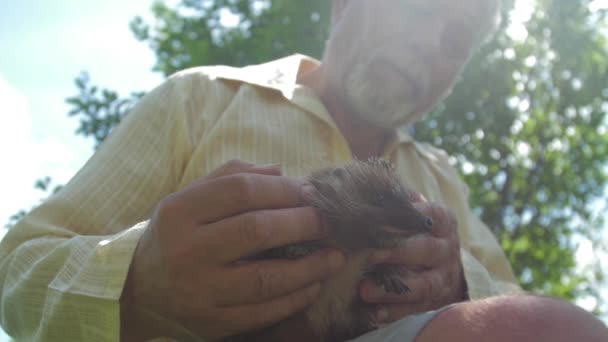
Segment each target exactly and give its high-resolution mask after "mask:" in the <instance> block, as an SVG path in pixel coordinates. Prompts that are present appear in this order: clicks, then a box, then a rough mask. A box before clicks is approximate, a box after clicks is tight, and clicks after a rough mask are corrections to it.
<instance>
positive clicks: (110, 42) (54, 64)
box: [0, 0, 162, 341]
mask: <svg viewBox="0 0 608 342" xmlns="http://www.w3.org/2000/svg"><path fill="white" fill-rule="evenodd" d="M151 4H152V1H150V0H127V1H125V0H103V1H82V0H58V1H48V0H20V1H8V0H0V51H1V53H0V104H1V107H0V108H1V109H0V160H1V164H2V165H3V166H2V167H1V168H0V189H2V196H0V227H3V226H4V224H5V223H6V222H7V221H8V218H9V217H10V216H11V215H12V214H14V213H15V212H16V211H18V210H19V209H22V208H29V207H30V206H32V205H34V204H35V203H37V202H38V200H39V198H40V196H41V195H42V194H41V193H39V192H38V191H36V190H34V189H33V184H34V181H35V180H36V179H38V178H40V177H44V176H51V177H53V178H54V179H55V180H56V181H57V182H58V183H65V182H67V181H68V180H69V179H70V178H71V177H72V176H73V174H74V173H75V172H76V171H77V170H78V169H79V168H80V167H81V166H82V165H83V164H84V162H85V161H86V160H87V159H88V158H89V156H90V155H91V153H92V143H91V141H88V140H85V139H84V138H82V137H78V136H76V135H75V134H74V131H75V129H76V127H77V125H78V123H77V120H76V119H74V118H68V116H67V113H68V106H67V105H66V104H65V102H64V99H65V98H66V97H68V96H71V95H74V94H76V88H75V86H74V85H73V80H74V78H75V77H76V76H77V75H78V74H79V73H80V71H82V70H87V71H89V72H90V74H91V77H92V80H93V82H94V83H96V84H98V85H101V86H104V87H108V88H112V89H116V90H118V91H120V92H121V93H122V94H128V93H129V92H130V91H132V90H149V89H151V88H153V87H154V86H156V85H157V84H158V83H159V82H160V81H161V80H162V77H161V76H160V75H158V74H155V73H152V72H151V68H152V66H153V64H154V55H153V53H152V51H151V50H150V49H149V48H148V47H147V46H146V45H145V44H143V43H140V42H137V41H136V40H135V39H134V38H133V35H132V34H131V32H130V31H129V21H130V20H131V19H132V18H133V17H134V16H136V15H148V14H149V13H150V11H149V8H150V6H151ZM2 235H3V230H2V229H0V237H1V236H2ZM5 340H7V338H6V336H5V335H3V334H2V333H1V332H0V341H5Z"/></svg>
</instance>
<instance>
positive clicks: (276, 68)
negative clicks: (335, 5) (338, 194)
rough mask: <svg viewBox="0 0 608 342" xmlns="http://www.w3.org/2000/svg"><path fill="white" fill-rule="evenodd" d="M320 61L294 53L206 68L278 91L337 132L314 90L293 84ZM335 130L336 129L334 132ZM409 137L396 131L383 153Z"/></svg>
mask: <svg viewBox="0 0 608 342" xmlns="http://www.w3.org/2000/svg"><path fill="white" fill-rule="evenodd" d="M319 64H320V62H319V61H318V60H316V59H314V58H311V57H308V56H305V55H301V54H294V55H291V56H288V57H284V58H281V59H278V60H274V61H271V62H268V63H264V64H257V65H251V66H246V67H243V68H235V67H227V66H216V67H213V68H211V70H209V76H210V77H211V78H212V79H213V78H219V79H225V80H231V81H239V82H244V83H248V84H252V85H255V86H259V87H263V88H267V89H273V90H277V91H279V92H280V93H281V94H282V95H283V96H284V97H285V99H287V100H288V101H290V102H291V103H293V104H295V105H296V106H298V107H300V108H302V109H304V110H306V111H308V112H310V113H312V114H314V115H315V116H317V117H318V118H319V119H321V120H322V121H323V122H325V123H326V124H328V125H329V126H330V127H332V128H333V129H335V130H336V131H338V128H337V127H336V125H335V123H334V121H333V119H332V117H331V115H330V114H329V112H328V111H327V108H326V107H325V105H324V104H323V103H322V102H321V100H320V99H319V97H318V96H317V95H316V94H315V93H314V91H313V90H312V89H310V88H308V87H305V86H302V85H299V84H297V79H298V76H299V75H301V74H304V73H306V72H308V71H310V70H312V69H314V68H315V67H318V66H319ZM338 133H339V131H338ZM413 141H414V140H413V138H412V137H411V135H409V134H408V133H407V132H406V131H405V130H404V129H399V130H397V132H396V134H395V135H394V136H393V138H392V139H391V141H390V142H389V143H388V144H387V146H386V147H387V148H386V149H385V151H386V152H391V151H393V150H394V149H396V148H397V147H398V145H400V144H402V143H411V142H413Z"/></svg>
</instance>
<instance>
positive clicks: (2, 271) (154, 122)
mask: <svg viewBox="0 0 608 342" xmlns="http://www.w3.org/2000/svg"><path fill="white" fill-rule="evenodd" d="M187 85H188V84H187V82H184V81H183V80H180V77H173V78H171V79H169V80H167V81H165V82H164V83H163V84H161V85H160V86H159V87H157V88H156V89H154V90H153V91H151V92H150V93H148V94H147V95H146V96H144V97H143V98H142V99H141V100H140V101H139V102H138V104H136V105H135V106H134V108H133V109H132V110H131V112H130V113H129V115H127V116H126V117H125V119H124V120H123V121H122V122H121V124H120V125H119V126H118V127H117V128H116V129H115V130H114V131H113V133H112V134H111V136H110V137H109V138H108V139H107V140H106V141H105V142H104V143H103V144H102V145H101V146H100V148H99V150H98V151H97V152H96V153H95V154H94V155H93V157H92V158H91V159H90V160H89V161H88V162H87V163H86V165H85V166H84V167H83V168H82V169H81V170H80V171H79V172H78V173H77V174H76V175H75V176H74V178H73V179H72V180H71V181H70V182H69V183H68V184H67V185H66V186H64V187H63V189H62V190H60V191H59V192H58V193H57V194H55V195H54V196H52V197H51V198H50V199H49V200H48V201H46V203H44V204H42V205H41V206H39V207H38V208H36V209H35V210H33V211H32V212H31V213H29V214H28V215H27V216H26V217H25V218H24V219H23V220H22V221H20V222H19V223H18V224H17V225H16V226H15V227H13V228H12V229H11V230H10V231H9V232H8V233H7V235H6V236H5V238H4V239H3V240H2V242H1V243H0V322H1V324H2V326H3V328H4V329H5V330H6V331H7V332H8V333H9V334H10V335H11V336H12V337H14V338H15V339H17V340H19V341H34V340H36V341H39V340H44V341H118V340H119V336H120V317H119V316H120V314H119V313H120V303H119V299H120V296H121V293H122V289H123V286H124V282H125V278H126V275H127V272H128V269H129V265H130V262H131V258H132V255H133V252H134V249H135V247H136V246H137V243H138V241H139V238H140V236H141V235H142V233H143V231H144V229H145V227H146V224H147V222H146V220H147V219H148V217H149V216H150V215H151V213H152V212H153V210H154V209H155V207H156V204H157V203H158V202H159V201H160V199H162V198H164V197H165V196H166V195H168V194H170V193H172V192H174V191H175V190H176V188H177V186H178V184H179V182H180V178H181V174H182V172H183V169H184V167H185V165H186V164H187V162H188V156H189V155H190V153H191V149H192V147H191V146H192V144H191V141H189V139H188V134H187V127H186V123H185V115H184V112H185V111H186V108H187V104H185V102H184V101H183V98H184V95H183V94H182V92H183V91H187V89H181V88H182V87H183V86H187Z"/></svg>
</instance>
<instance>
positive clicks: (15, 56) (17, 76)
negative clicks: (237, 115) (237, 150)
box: [0, 0, 608, 342]
mask: <svg viewBox="0 0 608 342" xmlns="http://www.w3.org/2000/svg"><path fill="white" fill-rule="evenodd" d="M522 2H525V1H522ZM151 4H152V1H151V0H101V1H82V0H56V1H48V0H20V1H9V0H0V104H1V107H0V160H1V161H2V165H3V167H1V168H0V189H2V195H1V196H0V227H2V226H4V223H5V222H7V221H8V218H9V217H10V216H11V215H12V214H14V213H15V212H17V211H18V210H19V209H22V208H28V207H30V206H32V205H34V204H35V203H37V201H38V200H39V198H40V197H41V195H42V194H41V193H39V192H38V191H36V190H34V189H33V183H34V181H35V180H36V179H38V178H41V177H44V176H51V177H53V179H54V180H55V181H56V182H57V183H60V184H61V183H65V182H67V181H68V180H69V179H70V178H71V177H72V176H73V174H74V173H75V172H76V171H77V170H78V169H79V168H80V167H81V166H82V165H83V163H84V162H85V161H86V160H87V158H88V157H89V156H90V155H91V153H92V142H91V141H88V140H85V139H84V138H82V137H79V136H76V135H75V134H74V131H75V129H76V127H77V124H78V123H77V120H76V119H74V118H68V116H67V112H68V106H67V105H66V104H65V102H64V99H65V98H66V97H68V96H71V95H74V94H75V93H76V88H75V86H74V84H73V80H74V78H75V77H76V76H77V75H78V74H79V73H80V72H81V71H83V70H87V71H89V73H90V75H91V77H92V80H93V83H95V84H97V85H100V86H103V87H108V88H111V89H115V90H118V91H119V92H120V93H122V94H128V93H129V92H130V91H132V90H150V89H151V88H153V87H154V86H156V85H157V84H158V83H159V82H160V81H161V80H162V78H161V76H160V75H159V74H156V73H153V72H151V68H152V66H153V63H154V55H153V53H152V52H151V50H150V49H149V48H148V47H147V46H146V45H145V44H143V43H139V42H137V41H136V40H135V39H134V38H133V35H132V34H131V32H130V31H129V28H128V24H129V21H130V20H131V19H132V18H133V17H134V16H136V15H144V16H148V17H149V12H150V11H149V8H150V6H151ZM596 6H598V7H608V0H598V1H597V2H596ZM521 14H522V15H523V16H524V17H525V11H522V13H521ZM513 30H514V31H513V34H514V35H517V34H522V32H523V31H522V30H524V31H525V29H523V27H514V28H513ZM523 33H524V34H525V32H523ZM2 235H3V230H2V229H0V238H1V236H2ZM2 336H3V335H2V333H1V332H0V342H1V341H5V340H6V337H5V336H4V337H2Z"/></svg>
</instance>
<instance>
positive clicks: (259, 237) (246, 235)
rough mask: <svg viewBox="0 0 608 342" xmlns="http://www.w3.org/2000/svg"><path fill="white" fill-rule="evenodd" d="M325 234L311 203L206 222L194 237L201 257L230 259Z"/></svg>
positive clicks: (220, 260) (218, 260)
mask: <svg viewBox="0 0 608 342" xmlns="http://www.w3.org/2000/svg"><path fill="white" fill-rule="evenodd" d="M325 236H326V232H325V229H324V227H323V225H322V222H321V220H320V219H319V216H318V214H317V212H316V211H315V210H314V209H313V208H312V207H299V208H288V209H275V210H258V211H250V212H247V213H244V214H240V215H236V216H232V217H229V218H227V219H224V220H221V221H218V222H214V223H210V224H207V225H206V226H205V227H204V228H201V229H199V230H198V231H197V232H196V233H195V237H194V238H195V239H196V241H198V244H199V245H200V246H201V250H200V252H201V257H202V258H212V259H213V260H215V261H217V262H220V263H230V262H233V261H236V260H238V259H240V258H243V257H246V256H249V255H252V254H254V253H257V252H261V251H263V250H267V249H270V248H274V247H280V246H285V245H289V244H292V243H296V242H302V241H311V240H318V239H321V238H324V237H325ZM210 251H212V252H211V253H210Z"/></svg>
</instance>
